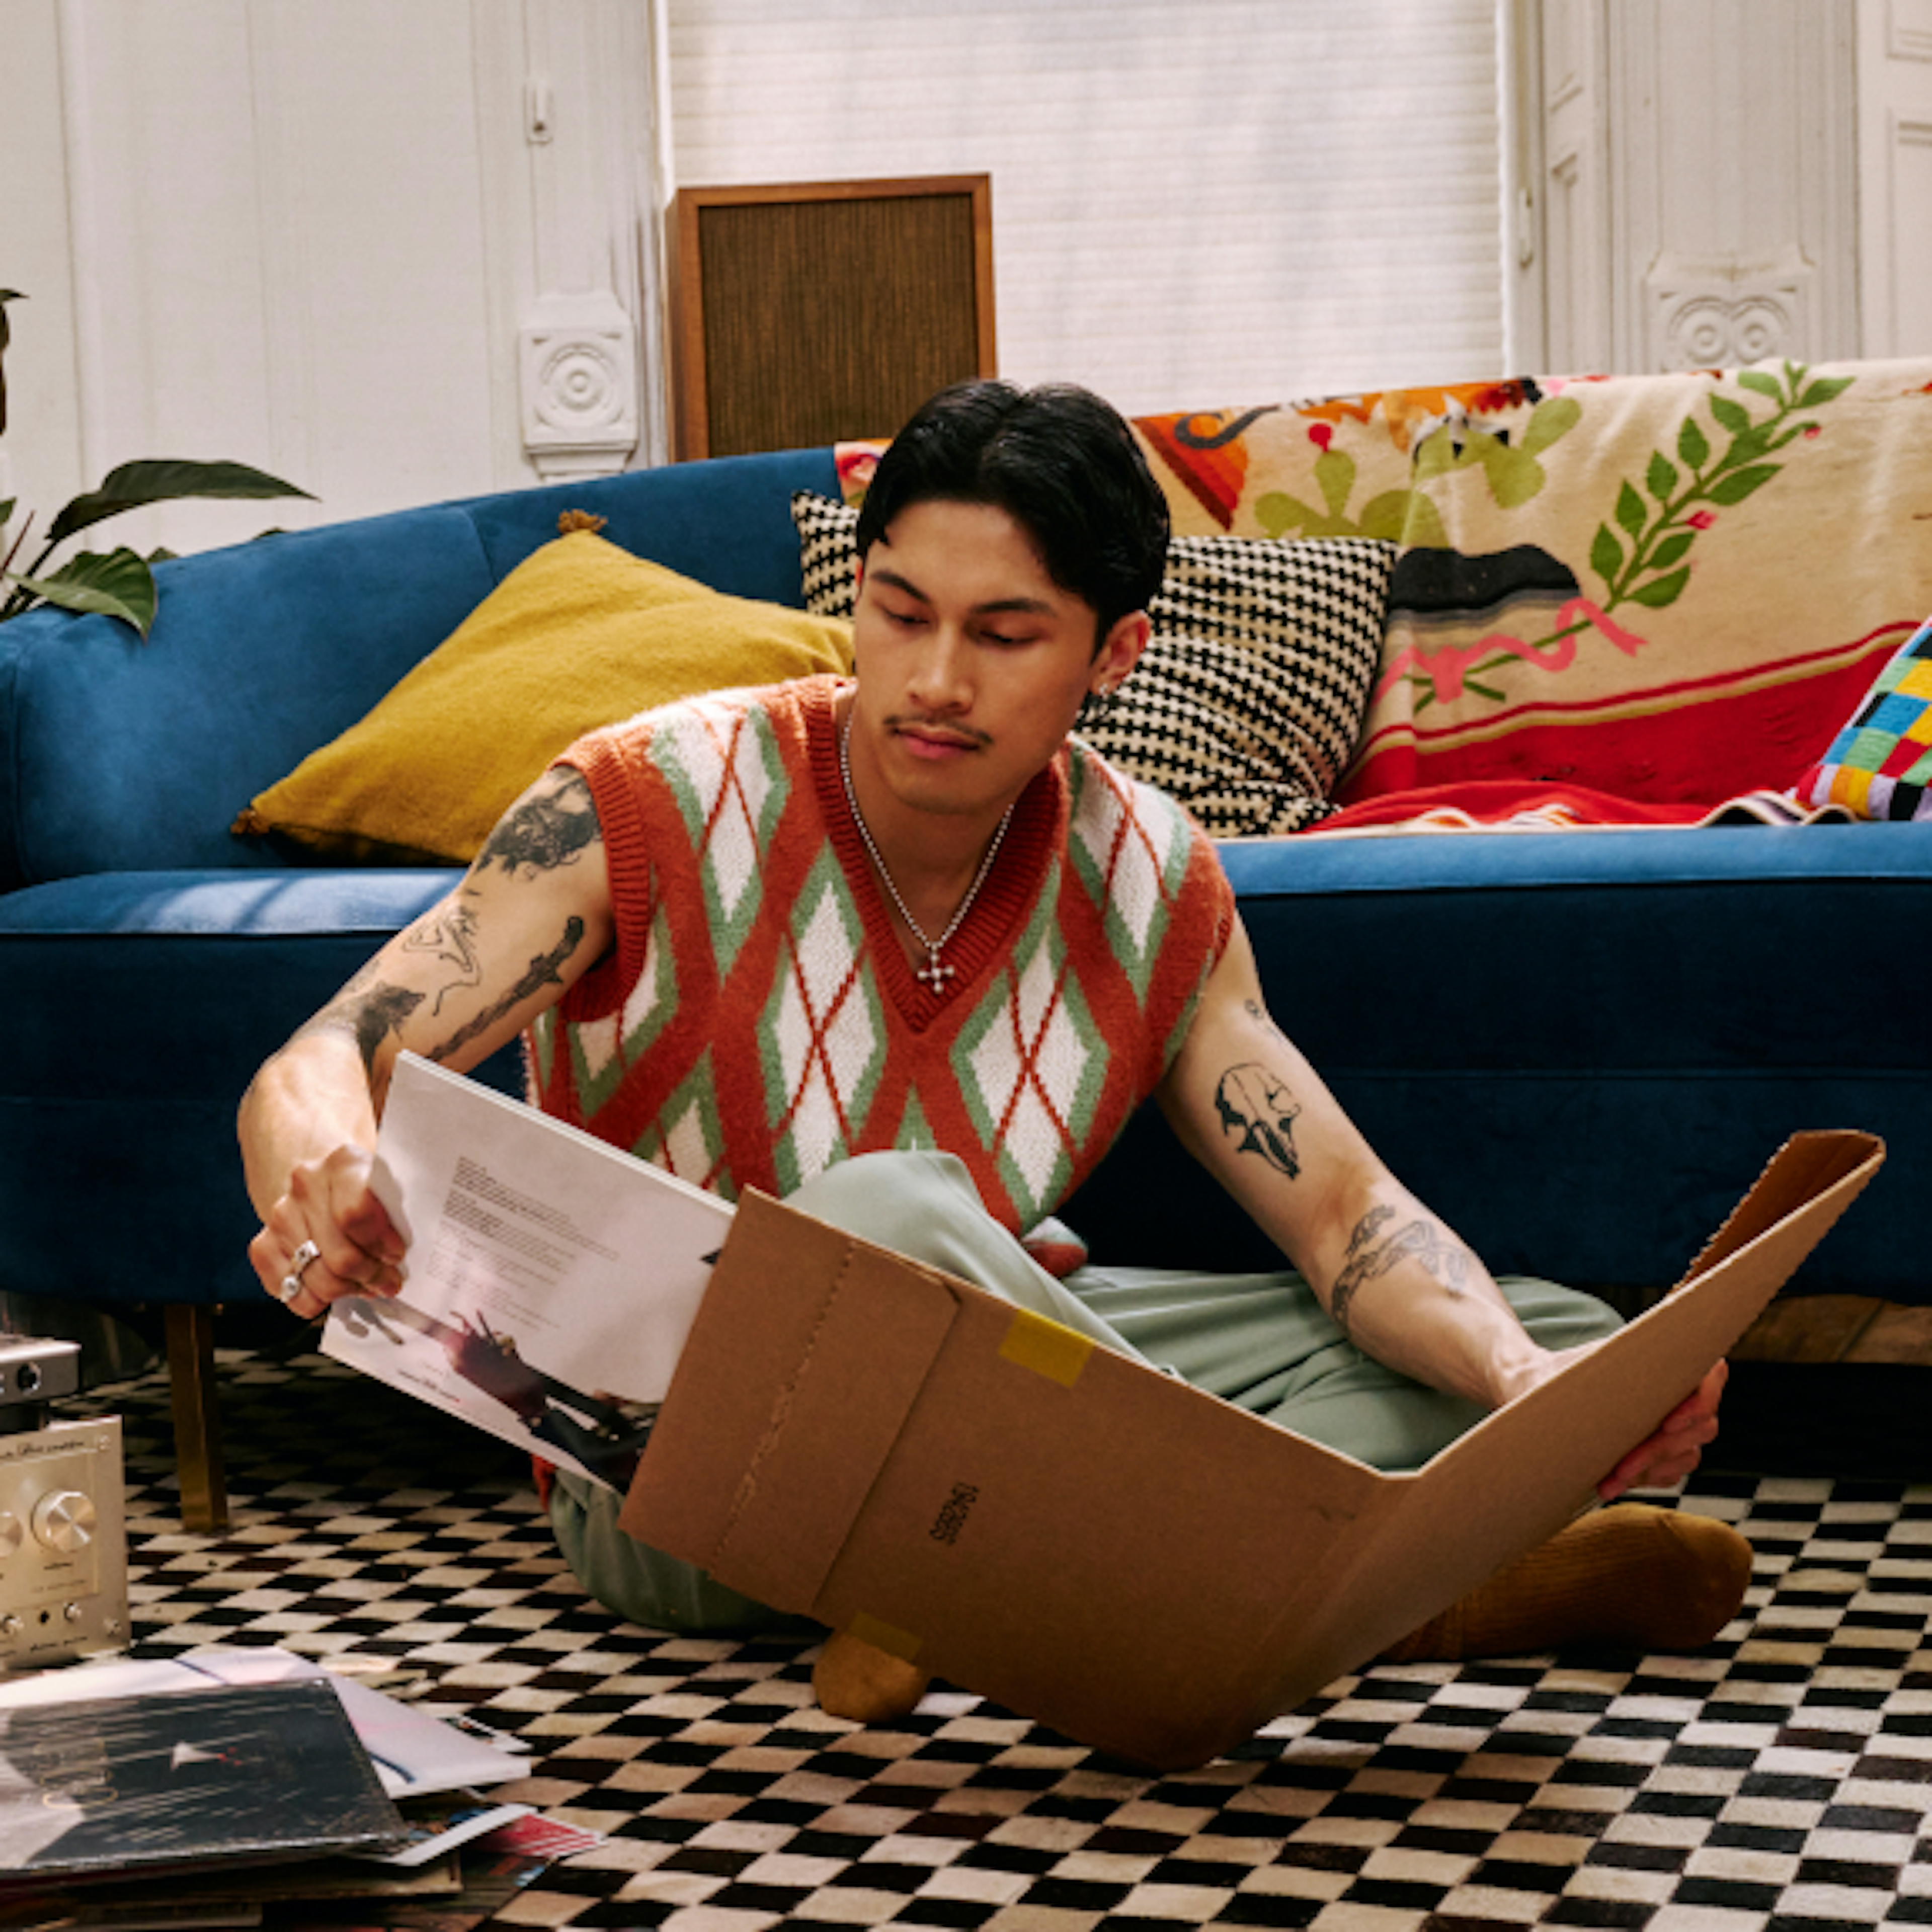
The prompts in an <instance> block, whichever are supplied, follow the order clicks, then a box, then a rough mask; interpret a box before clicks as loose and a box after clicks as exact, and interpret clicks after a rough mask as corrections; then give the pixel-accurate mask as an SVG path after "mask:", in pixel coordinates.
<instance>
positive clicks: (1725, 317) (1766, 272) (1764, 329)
mask: <svg viewBox="0 0 1932 1932" xmlns="http://www.w3.org/2000/svg"><path fill="white" fill-rule="evenodd" d="M1644 279H1645V287H1646V293H1647V295H1648V296H1649V315H1650V336H1651V341H1650V347H1651V352H1652V353H1651V362H1650V366H1651V367H1652V368H1656V369H1718V368H1734V367H1736V365H1739V364H1741V363H1745V362H1763V361H1764V360H1765V359H1766V358H1768V357H1772V356H1795V357H1797V358H1799V359H1803V358H1805V356H1808V354H1809V353H1811V343H1812V341H1813V340H1814V338H1815V336H1816V334H1817V322H1816V318H1815V317H1814V314H1813V313H1812V311H1813V309H1814V307H1815V295H1816V287H1815V284H1816V281H1817V272H1816V270H1815V269H1814V268H1813V266H1812V265H1811V263H1809V262H1808V261H1806V260H1805V257H1804V256H1803V254H1802V252H1801V251H1799V249H1798V248H1796V247H1795V246H1793V247H1791V248H1787V249H1785V250H1784V251H1781V253H1780V254H1778V256H1777V257H1775V258H1772V259H1770V260H1765V259H1763V258H1760V259H1759V260H1756V261H1751V262H1740V261H1737V260H1723V259H1719V260H1694V259H1691V258H1689V257H1685V256H1682V255H1676V254H1669V253H1666V254H1663V255H1660V256H1659V257H1658V259H1657V261H1656V262H1655V264H1654V265H1653V266H1652V269H1651V270H1650V272H1649V275H1646V277H1645V278H1644Z"/></svg>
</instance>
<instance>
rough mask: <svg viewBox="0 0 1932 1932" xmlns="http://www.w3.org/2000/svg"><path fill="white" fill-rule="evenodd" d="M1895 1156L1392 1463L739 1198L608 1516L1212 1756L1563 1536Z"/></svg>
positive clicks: (1061, 1718) (1027, 1687)
mask: <svg viewBox="0 0 1932 1932" xmlns="http://www.w3.org/2000/svg"><path fill="white" fill-rule="evenodd" d="M1884 1158H1885V1154H1884V1149H1883V1148H1882V1145H1881V1144H1880V1143H1879V1142H1878V1141H1877V1140H1876V1139H1873V1137H1872V1136H1869V1135H1866V1134H1859V1133H1811V1134H1801V1135H1799V1136H1796V1137H1795V1138H1794V1139H1792V1140H1791V1141H1790V1142H1787V1143H1786V1145H1785V1146H1784V1148H1782V1149H1781V1151H1779V1153H1778V1155H1777V1156H1776V1157H1775V1159H1774V1160H1772V1163H1771V1164H1770V1166H1769V1167H1768V1168H1767V1169H1766V1171H1765V1172H1764V1174H1763V1176H1762V1177H1761V1178H1760V1180H1759V1181H1758V1183H1757V1185H1756V1186H1755V1187H1754V1188H1753V1189H1752V1190H1751V1192H1750V1193H1749V1194H1748V1195H1747V1196H1745V1199H1744V1200H1743V1201H1742V1202H1741V1203H1740V1204H1739V1206H1738V1207H1737V1208H1736V1210H1734V1211H1733V1213H1732V1214H1731V1216H1730V1219H1729V1220H1727V1222H1726V1223H1725V1224H1724V1227H1723V1228H1722V1229H1721V1230H1720V1231H1719V1232H1718V1235H1716V1236H1715V1238H1713V1240H1712V1241H1711V1243H1710V1244H1709V1246H1708V1247H1706V1250H1704V1252H1703V1254H1702V1255H1701V1256H1699V1257H1698V1259H1697V1262H1696V1264H1695V1265H1694V1266H1693V1268H1691V1271H1690V1273H1689V1274H1688V1275H1687V1276H1686V1277H1685V1279H1684V1280H1683V1281H1682V1283H1680V1284H1679V1286H1678V1287H1677V1288H1676V1289H1674V1290H1673V1292H1671V1293H1670V1295H1667V1297H1666V1298H1664V1300H1663V1301H1661V1302H1659V1303H1658V1304H1657V1306H1656V1307H1654V1308H1652V1309H1650V1310H1647V1311H1646V1313H1643V1315H1641V1316H1639V1317H1637V1319H1635V1320H1634V1321H1633V1322H1631V1323H1630V1324H1629V1325H1628V1326H1627V1327H1626V1328H1624V1329H1622V1331H1619V1333H1618V1334H1616V1335H1615V1336H1614V1337H1612V1338H1611V1339H1610V1340H1609V1341H1608V1342H1607V1343H1604V1345H1603V1346H1601V1347H1600V1348H1598V1349H1596V1350H1595V1351H1593V1352H1592V1353H1590V1354H1589V1355H1587V1356H1586V1357H1584V1358H1582V1359H1581V1360H1580V1361H1577V1362H1575V1363H1574V1364H1572V1365H1571V1366H1570V1367H1568V1368H1566V1369H1565V1370H1564V1371H1563V1372H1562V1373H1561V1374H1560V1375H1558V1376H1555V1377H1553V1379H1551V1380H1550V1381H1549V1382H1546V1383H1545V1384H1544V1385H1543V1386H1542V1387H1541V1388H1538V1389H1536V1390H1535V1391H1533V1392H1532V1394H1529V1395H1528V1396H1526V1397H1524V1398H1523V1399H1522V1400H1520V1401H1518V1402H1515V1403H1511V1404H1510V1405H1509V1406H1508V1408H1506V1409H1500V1410H1498V1411H1497V1412H1496V1413H1495V1414H1494V1415H1490V1416H1488V1417H1487V1418H1484V1421H1482V1422H1481V1423H1480V1424H1478V1426H1477V1427H1475V1428H1474V1429H1472V1430H1470V1431H1469V1433H1468V1434H1467V1435H1466V1436H1463V1437H1462V1438H1461V1439H1460V1440H1459V1441H1457V1442H1455V1443H1454V1444H1452V1445H1451V1446H1450V1447H1449V1448H1447V1449H1445V1450H1444V1451H1442V1454H1439V1455H1438V1456H1437V1457H1435V1458H1434V1459H1433V1460H1432V1461H1431V1462H1430V1463H1429V1464H1428V1465H1427V1466H1426V1467H1424V1469H1420V1470H1418V1471H1415V1472H1412V1473H1409V1474H1405V1475H1382V1474H1379V1473H1378V1472H1376V1471H1375V1470H1373V1469H1368V1468H1367V1467H1365V1466H1364V1465H1362V1464H1361V1463H1357V1462H1355V1461H1353V1460H1351V1459H1350V1458H1349V1457H1346V1456H1343V1455H1340V1454H1337V1453H1336V1452H1335V1451H1333V1450H1331V1449H1328V1448H1324V1447H1322V1445H1319V1444H1317V1443H1314V1442H1310V1441H1308V1440H1307V1439H1305V1438H1304V1437H1301V1436H1295V1435H1293V1434H1292V1433H1289V1431H1287V1430H1283V1429H1280V1428H1278V1427H1276V1426H1275V1425H1274V1424H1271V1423H1268V1422H1265V1421H1262V1420H1261V1419H1259V1418H1257V1417H1255V1416H1253V1415H1247V1414H1246V1413H1244V1412H1242V1411H1241V1410H1239V1409H1235V1408H1233V1407H1232V1406H1229V1404H1227V1403H1223V1402H1221V1401H1220V1400H1217V1399H1216V1398H1215V1397H1212V1396H1208V1395H1205V1394H1202V1393H1200V1392H1199V1391H1196V1390H1194V1389H1190V1388H1187V1386H1186V1385H1184V1384H1182V1383H1181V1382H1178V1381H1176V1380H1175V1379H1173V1378H1172V1377H1170V1376H1164V1375H1162V1374H1160V1373H1157V1371H1155V1370H1151V1369H1148V1368H1146V1367H1142V1365H1140V1364H1137V1363H1135V1362H1132V1361H1128V1360H1127V1359H1126V1358H1124V1357H1121V1356H1118V1355H1114V1354H1112V1352H1109V1351H1108V1350H1106V1349H1099V1348H1097V1347H1095V1346H1094V1344H1092V1343H1090V1342H1088V1340H1085V1338H1084V1337H1081V1336H1079V1335H1076V1334H1073V1332H1072V1331H1070V1330H1068V1329H1065V1328H1061V1327H1059V1326H1058V1325H1057V1324H1055V1323H1053V1322H1048V1321H1046V1320H1044V1319H1042V1318H1040V1317H1039V1316H1034V1315H1031V1314H1027V1313H1022V1312H1020V1311H1017V1310H1015V1309H1014V1308H1013V1306H1012V1305H1011V1304H1010V1303H1007V1302H1004V1301H1000V1300H998V1299H997V1298H995V1297H993V1296H992V1295H987V1294H986V1293H984V1292H982V1291H981V1290H980V1289H975V1288H972V1287H970V1286H968V1285H967V1284H966V1283H963V1282H961V1281H958V1280H953V1278H951V1277H949V1276H947V1275H944V1274H940V1273H938V1271H935V1270H932V1269H929V1268H924V1267H922V1266H919V1265H916V1264H914V1263H913V1262H909V1261H907V1260H905V1259H902V1258H901V1257H900V1256H895V1255H892V1254H889V1253H886V1252H885V1251H884V1250H881V1249H878V1248H875V1247H871V1246H869V1245H868V1244H866V1243H865V1242H862V1241H858V1240H856V1239H855V1238H853V1237H851V1236H850V1235H846V1234H844V1233H842V1232H838V1230H835V1229H832V1228H829V1227H826V1226H824V1225H823V1223H819V1222H816V1221H814V1220H809V1219H808V1218H807V1217H805V1216H803V1215H801V1214H798V1213H796V1212H795V1211H793V1210H790V1209H788V1208H784V1207H783V1206H781V1205H779V1204H778V1203H777V1202H773V1201H772V1200H769V1199H766V1198H765V1197H763V1196H747V1197H746V1199H745V1200H744V1201H743V1202H742V1203H741V1204H740V1205H739V1211H738V1214H737V1217H736V1220H735V1222H734V1223H733V1229H732V1232H731V1235H730V1239H729V1240H728V1241H727V1243H726V1244H725V1246H724V1251H723V1253H722V1255H721V1258H720V1259H719V1262H718V1266H717V1268H716V1269H715V1273H714V1275H713V1278H712V1283H711V1285H710V1287H709V1289H708V1290H707V1291H706V1295H705V1298H704V1301H703V1304H702V1306H701V1307H700V1310H699V1313H698V1317H697V1323H696V1325H695V1326H694V1328H693V1330H692V1331H691V1337H690V1339H689V1340H688V1342H687V1343H686V1344H685V1349H684V1353H683V1355H682V1358H681V1359H680V1361H679V1364H678V1367H677V1370H676V1375H675V1376H674V1378H673V1382H672V1384H671V1388H670V1394H669V1395H668V1397H667V1399H666V1400H665V1403H664V1407H663V1409H662V1411H661V1413H660V1415H659V1417H658V1422H657V1426H656V1428H655V1430H654V1432H653V1433H652V1437H651V1441H650V1446H649V1451H648V1452H647V1453H646V1455H645V1456H644V1457H643V1461H642V1463H641V1464H640V1466H639V1469H638V1472H637V1479H636V1481H635V1483H634V1485H633V1487H632V1488H631V1492H630V1494H629V1496H628V1498H627V1499H626V1501H625V1508H624V1511H623V1514H622V1517H621V1519H620V1520H621V1521H622V1525H623V1526H624V1528H625V1529H627V1530H628V1531H629V1532H631V1534H632V1535H635V1536H638V1537H640V1538H643V1540H644V1541H646V1542H649V1543H651V1544H655V1545H656V1546H657V1547H658V1548H660V1549H662V1550H667V1551H669V1552H670V1553H672V1554H673V1555H674V1556H681V1557H684V1558H686V1559H688V1560H690V1561H691V1562H696V1563H698V1564H700V1565H703V1567H704V1568H706V1569H708V1570H709V1571H711V1573H712V1574H713V1575H714V1576H715V1577H718V1578H719V1579H720V1580H722V1581H723V1582H724V1583H728V1584H730V1585H731V1586H733V1588H735V1589H739V1590H742V1591H745V1592H748V1594H749V1595H751V1596H754V1597H755V1598H759V1599H760V1600H761V1601H763V1602H766V1603H768V1604H772V1605H774V1606H775V1607H777V1608H778V1609H781V1610H787V1611H792V1612H796V1613H801V1614H803V1615H805V1616H811V1617H814V1618H816V1619H818V1620H819V1621H820V1622H822V1623H824V1624H826V1625H829V1626H830V1627H831V1628H834V1629H839V1630H843V1629H850V1630H853V1631H856V1632H857V1633H858V1634H859V1635H860V1636H862V1637H865V1638H866V1639H868V1640H869V1641H871V1643H875V1644H877V1645H879V1646H880V1647H882V1648H883V1649H886V1650H888V1651H891V1652H894V1653H895V1654H896V1655H901V1656H903V1657H905V1658H910V1659H913V1660H916V1662H917V1663H918V1664H919V1666H920V1667H922V1668H923V1669H926V1670H930V1671H932V1672H933V1673H935V1674H937V1675H938V1676H943V1677H944V1678H946V1679H948V1680H949V1681H950V1682H953V1683H954V1684H956V1685H960V1686H961V1687H962V1688H965V1689H968V1690H971V1691H977V1692H979V1693H980V1694H983V1695H984V1696H986V1697H991V1698H993V1699H995V1700H997V1701H998V1702H999V1703H1002V1704H1004V1705H1006V1706H1008V1707H1009V1708H1010V1709H1013V1710H1016V1711H1018V1712H1022V1713H1024V1714H1025V1715H1028V1716H1029V1717H1032V1718H1038V1719H1040V1721H1043V1722H1044V1723H1046V1724H1051V1725H1052V1726H1053V1727H1055V1728H1056V1729H1058V1730H1061V1731H1062V1732H1064V1733H1066V1734H1067V1736H1070V1737H1072V1738H1075V1739H1079V1740H1080V1741H1081V1742H1083V1743H1086V1744H1089V1745H1095V1746H1098V1747H1100V1748H1103V1749H1106V1750H1110V1751H1115V1752H1118V1753H1120V1754H1122V1755H1123V1756H1124V1757H1129V1758H1132V1759H1134V1760H1138V1761H1139V1762H1141V1763H1145V1764H1148V1765H1151V1766H1156V1767H1158V1768H1160V1769H1179V1768H1181V1767H1184V1766H1192V1765H1196V1764H1199V1763H1205V1761H1206V1760H1208V1759H1209V1758H1211V1757H1215V1756H1217V1754H1220V1753H1222V1752H1223V1751H1226V1750H1228V1749H1229V1748H1231V1747H1232V1746H1234V1745H1238V1744H1239V1743H1240V1742H1242V1741H1243V1740H1244V1739H1246V1738H1247V1737H1248V1736H1250V1735H1251V1734H1252V1733H1253V1732H1254V1731H1255V1730H1256V1729H1258V1728H1259V1727H1260V1726H1261V1725H1262V1724H1265V1723H1266V1722H1267V1721H1268V1719H1270V1718H1273V1717H1274V1716H1277V1715H1279V1714H1280V1713H1281V1712H1285V1711H1288V1710H1291V1709H1293V1708H1294V1707H1295V1706H1296V1705H1297V1704H1299V1703H1302V1702H1303V1701H1304V1700H1306V1699H1307V1698H1308V1697H1310V1696H1312V1695H1313V1694H1314V1693H1315V1692H1316V1691H1319V1690H1320V1689H1322V1687H1323V1686H1324V1685H1327V1684H1328V1683H1330V1682H1332V1681H1333V1680H1334V1679H1335V1678H1337V1677H1338V1676H1342V1675H1343V1674H1344V1673H1347V1672H1349V1671H1351V1670H1355V1669H1357V1668H1358V1667H1360V1666H1361V1665H1362V1664H1364V1663H1365V1662H1367V1661H1368V1660H1370V1658H1373V1657H1375V1656H1376V1655H1377V1654H1378V1653H1379V1652H1381V1651H1382V1650H1383V1649H1385V1648H1386V1647H1387V1646H1388V1645H1389V1644H1391V1643H1393V1642H1394V1641H1395V1640H1397V1639H1398V1638H1400V1637H1403V1636H1404V1635H1406V1634H1407V1633H1408V1632H1409V1631H1411V1630H1412V1629H1413V1628H1415V1626H1416V1625H1418V1624H1420V1623H1421V1622H1424V1620H1425V1619H1427V1618H1429V1617H1431V1616H1434V1615H1435V1614H1436V1612H1438V1611H1439V1610H1442V1609H1444V1608H1445V1607H1447V1606H1448V1604H1451V1603H1453V1602H1454V1601H1456V1599H1457V1598H1459V1597H1460V1596H1462V1595H1463V1594H1464V1593H1465V1592H1467V1591H1468V1590H1469V1589H1472V1588H1473V1587H1474V1586H1475V1585H1476V1584H1477V1583H1480V1582H1481V1581H1482V1580H1484V1579H1485V1578H1486V1577H1489V1576H1490V1575H1491V1574H1493V1572H1494V1571H1496V1570H1497V1569H1499V1568H1501V1567H1502V1565H1504V1564H1505V1563H1506V1562H1509V1561H1511V1559H1514V1557H1516V1556H1519V1555H1520V1554H1521V1553H1523V1552H1524V1551H1526V1550H1529V1549H1531V1548H1532V1547H1534V1546H1535V1545H1536V1544H1538V1543H1540V1542H1541V1541H1543V1540H1544V1538H1546V1537H1548V1536H1550V1535H1552V1534H1553V1532H1556V1530H1557V1529H1560V1528H1561V1527H1562V1526H1563V1524H1564V1523H1566V1522H1567V1521H1568V1520H1570V1519H1571V1517H1573V1516H1574V1515H1575V1514H1577V1511H1578V1510H1579V1509H1580V1508H1582V1507H1583V1506H1584V1505H1586V1504H1587V1503H1588V1502H1589V1501H1590V1500H1591V1499H1592V1496H1593V1494H1594V1489H1595V1484H1596V1483H1597V1481H1598V1480H1599V1479H1600V1478H1601V1477H1603V1476H1604V1475H1605V1474H1606V1473H1607V1472H1608V1471H1609V1470H1610V1469H1612V1468H1613V1467H1614V1466H1615V1465H1616V1463H1617V1461H1618V1460H1619V1458H1620V1457H1622V1455H1623V1454H1625V1452H1626V1451H1628V1450H1629V1449H1631V1448H1633V1447H1634V1446H1635V1445H1636V1444H1637V1443H1638V1442H1640V1441H1642V1440H1643V1438H1644V1437H1645V1436H1646V1435H1647V1434H1649V1432H1650V1431H1651V1430H1652V1429H1653V1428H1654V1427H1655V1425H1656V1424H1658V1422H1659V1421H1661V1419H1662V1418H1663V1417H1664V1415H1667V1413H1668V1412H1670V1410H1671V1409H1673V1408H1674V1407H1675V1406H1676V1404H1677V1403H1679V1402H1680V1401H1682V1400H1683V1398H1684V1397H1685V1396H1686V1395H1688V1394H1689V1393H1690V1392H1691V1390H1692V1389H1693V1388H1695V1387H1696V1386H1697V1382H1699V1380H1700V1379H1701V1378H1702V1377H1703V1375H1704V1374H1705V1373H1706V1371H1707V1370H1709V1368H1710V1367H1711V1366H1712V1364H1713V1363H1715V1361H1718V1358H1720V1357H1721V1356H1722V1355H1724V1353H1725V1352H1726V1351H1727V1349H1730V1347H1731V1346H1733V1344H1734V1343H1736V1341H1737V1340H1738V1338H1739V1337H1740V1336H1741V1335H1742V1334H1743V1333H1744V1331H1745V1329H1746V1328H1748V1327H1749V1326H1750V1325H1751V1322H1753V1321H1754V1319H1756V1317H1757V1315H1758V1314H1759V1313H1760V1311H1761V1310H1763V1307H1764V1306H1765V1305H1766V1303H1767V1302H1769V1301H1770V1300H1771V1298H1772V1296H1773V1295H1775V1294H1776V1293H1777V1292H1778V1289H1779V1288H1780V1287H1781V1286H1782V1284H1783V1283H1784V1282H1785V1280H1787V1278H1788V1277H1790V1274H1791V1273H1792V1271H1793V1270H1794V1269H1795V1268H1796V1267H1797V1266H1798V1265H1799V1262H1801V1261H1802V1260H1803V1259H1804V1258H1805V1256H1806V1255H1807V1254H1808V1253H1810V1251H1811V1249H1812V1248H1813V1247H1814V1246H1815V1245H1816V1244H1817V1242H1818V1241H1820V1239H1821V1238H1823V1235H1825V1233H1826V1230H1827V1229H1829V1228H1830V1227H1831V1226H1832V1223H1833V1222H1835V1220H1837V1219H1838V1217H1839V1215H1840V1214H1842V1213H1843V1211H1845V1209H1846V1208H1847V1207H1848V1206H1849V1205H1850V1204H1851V1202H1852V1199H1854V1198H1855V1196H1857V1194H1858V1192H1859V1191H1860V1190H1861V1189H1862V1188H1863V1187H1864V1185H1865V1184H1866V1183H1867V1181H1870V1178H1871V1177H1872V1175H1873V1174H1874V1173H1876V1172H1877V1169H1878V1168H1879V1165H1880V1163H1882V1161H1883V1160H1884Z"/></svg>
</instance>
